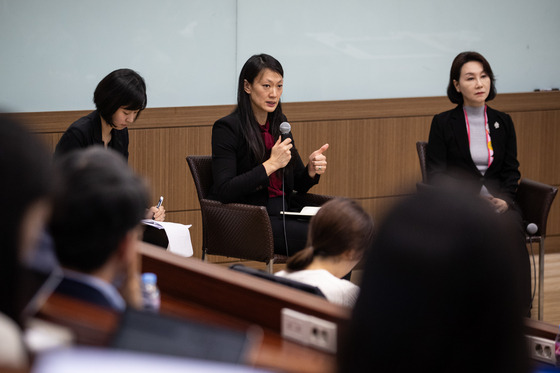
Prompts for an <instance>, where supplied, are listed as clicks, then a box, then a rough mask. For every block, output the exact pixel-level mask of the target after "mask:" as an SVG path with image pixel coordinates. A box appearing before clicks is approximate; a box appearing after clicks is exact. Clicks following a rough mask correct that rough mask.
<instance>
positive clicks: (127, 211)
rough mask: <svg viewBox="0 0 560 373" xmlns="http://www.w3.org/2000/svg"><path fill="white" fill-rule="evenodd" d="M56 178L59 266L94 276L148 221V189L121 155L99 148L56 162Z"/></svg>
mask: <svg viewBox="0 0 560 373" xmlns="http://www.w3.org/2000/svg"><path fill="white" fill-rule="evenodd" d="M55 177H56V178H55V182H56V184H55V185H56V191H55V193H54V201H53V203H54V210H53V216H52V219H51V224H50V228H51V234H52V236H53V240H54V243H55V248H56V254H57V257H58V260H59V262H60V264H61V265H62V266H63V267H66V268H69V269H73V270H76V271H80V272H84V273H93V272H94V271H96V270H98V269H100V268H101V267H102V266H103V265H105V264H106V263H107V261H108V260H109V258H111V257H112V256H113V255H115V254H116V253H117V252H118V251H119V249H120V248H121V245H122V242H123V239H124V238H125V237H126V236H127V235H128V234H129V233H130V232H132V231H133V230H135V229H136V228H137V227H138V225H139V224H140V221H141V220H142V219H143V218H144V215H145V209H146V206H147V189H146V186H145V184H144V182H143V180H142V179H140V178H139V177H138V176H137V175H136V174H135V173H134V172H133V171H132V169H131V168H129V167H128V165H127V163H126V160H125V159H124V158H123V157H122V156H121V155H120V154H118V153H116V152H115V151H113V150H111V149H105V148H103V147H99V146H94V147H89V148H86V149H80V150H75V151H73V152H70V153H68V154H66V155H64V156H63V157H61V158H60V159H57V162H56V163H55Z"/></svg>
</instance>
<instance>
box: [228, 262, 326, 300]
mask: <svg viewBox="0 0 560 373" xmlns="http://www.w3.org/2000/svg"><path fill="white" fill-rule="evenodd" d="M229 268H230V269H233V270H235V271H238V272H243V273H246V274H248V275H251V276H255V277H260V278H263V279H265V280H268V281H272V282H276V283H277V284H282V285H285V286H289V287H291V288H294V289H298V290H301V291H305V292H306V293H310V294H315V295H318V296H320V297H322V298H325V294H323V292H322V291H321V289H319V288H318V287H317V286H313V285H309V284H306V283H303V282H299V281H295V280H292V279H289V278H285V277H279V276H275V275H274V274H272V273H268V272H265V271H261V270H260V269H256V268H252V267H247V266H245V265H243V264H233V265H231V266H230V267H229Z"/></svg>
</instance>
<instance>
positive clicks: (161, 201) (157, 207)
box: [152, 196, 163, 220]
mask: <svg viewBox="0 0 560 373" xmlns="http://www.w3.org/2000/svg"><path fill="white" fill-rule="evenodd" d="M162 203H163V196H161V197H159V201H158V204H157V206H156V209H159V208H160V206H161V204H162ZM155 218H156V213H155V212H154V215H153V216H152V220H153V219H155Z"/></svg>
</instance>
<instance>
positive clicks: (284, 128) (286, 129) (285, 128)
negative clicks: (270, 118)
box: [280, 122, 292, 141]
mask: <svg viewBox="0 0 560 373" xmlns="http://www.w3.org/2000/svg"><path fill="white" fill-rule="evenodd" d="M291 130H292V126H290V123H288V122H282V123H281V124H280V133H281V134H282V135H281V136H282V141H284V140H286V139H287V138H288V134H289V133H290V131H291Z"/></svg>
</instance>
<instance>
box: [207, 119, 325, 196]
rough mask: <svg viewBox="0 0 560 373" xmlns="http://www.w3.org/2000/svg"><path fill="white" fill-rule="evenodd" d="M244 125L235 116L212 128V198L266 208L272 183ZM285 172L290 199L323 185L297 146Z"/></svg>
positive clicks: (219, 121)
mask: <svg viewBox="0 0 560 373" xmlns="http://www.w3.org/2000/svg"><path fill="white" fill-rule="evenodd" d="M242 125H246V124H243V123H242V122H241V120H240V118H239V116H238V115H237V114H235V113H232V114H230V115H228V116H226V117H224V118H221V119H219V120H218V121H216V123H214V126H213V127H212V173H213V177H214V184H213V186H212V189H211V192H210V198H211V199H215V200H218V201H220V202H222V203H231V202H237V203H246V204H251V205H260V206H266V205H267V201H268V185H269V179H268V176H267V174H266V170H265V168H264V166H263V165H262V163H261V162H258V161H256V160H255V159H254V158H253V155H252V153H251V151H250V150H249V146H248V144H247V141H246V140H245V138H244V137H243V134H242V132H241V126H242ZM290 137H291V133H290ZM292 141H293V138H292ZM292 144H294V143H293V142H292ZM285 170H286V173H285V176H284V177H285V193H286V194H287V195H288V196H289V195H290V194H292V193H293V192H294V191H297V192H299V193H305V192H307V191H308V190H309V189H310V188H311V187H312V186H313V185H315V184H317V183H318V182H319V176H318V175H317V176H316V177H314V178H311V177H310V176H309V174H308V173H307V167H306V166H305V165H304V164H303V162H302V160H301V158H300V156H299V153H298V151H297V149H296V147H295V144H294V147H293V148H292V161H290V164H289V165H288V166H287V167H286V168H285Z"/></svg>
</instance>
